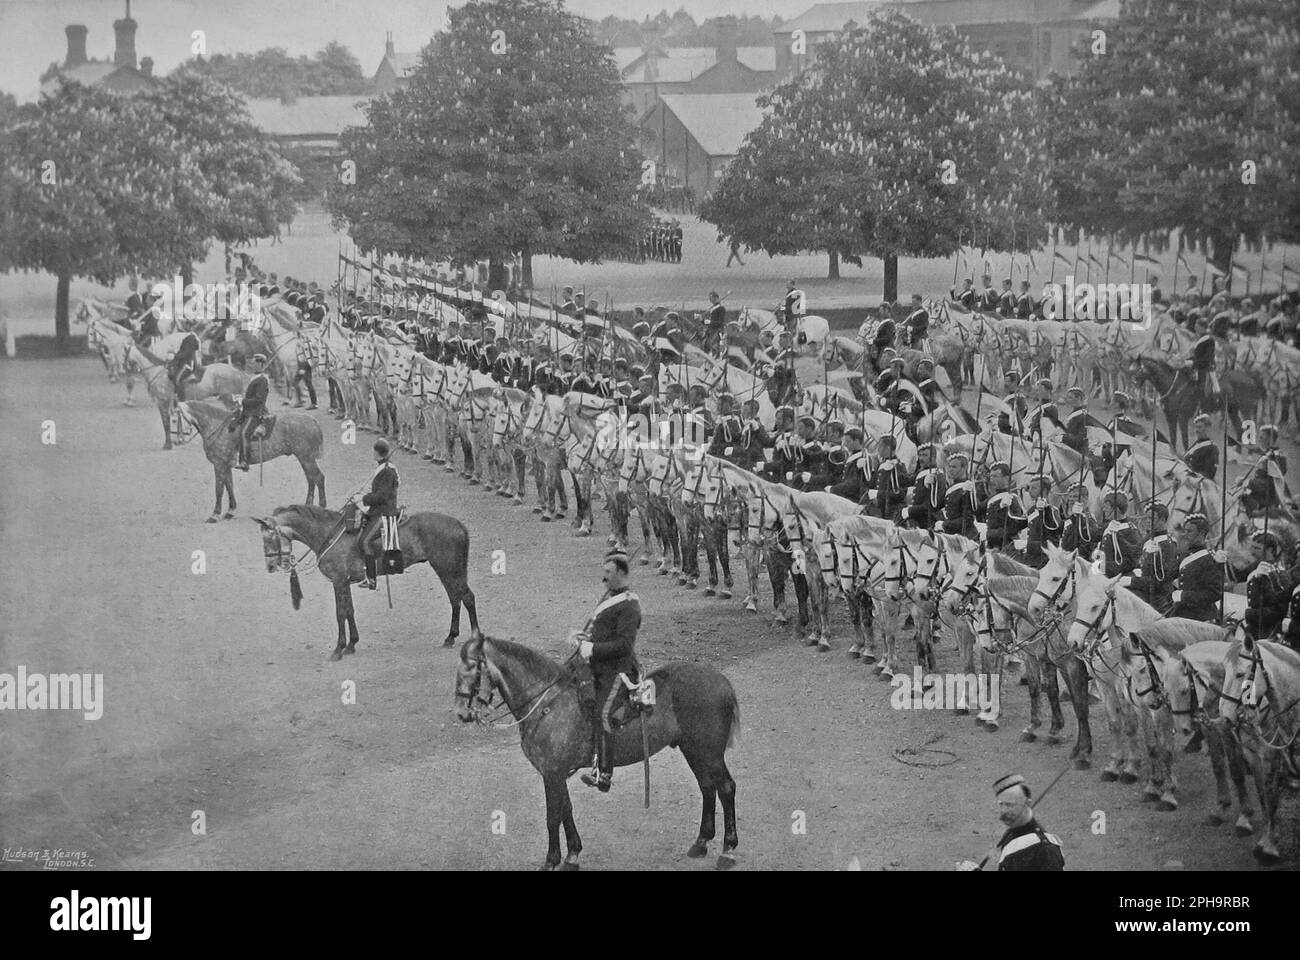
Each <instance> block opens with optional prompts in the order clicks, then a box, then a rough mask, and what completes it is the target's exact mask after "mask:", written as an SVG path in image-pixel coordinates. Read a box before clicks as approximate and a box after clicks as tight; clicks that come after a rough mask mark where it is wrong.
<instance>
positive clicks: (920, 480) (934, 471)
mask: <svg viewBox="0 0 1300 960" xmlns="http://www.w3.org/2000/svg"><path fill="white" fill-rule="evenodd" d="M947 496H948V478H947V477H945V476H944V475H943V471H942V470H940V469H939V468H938V467H926V468H925V469H924V470H918V471H917V473H916V482H915V483H914V484H913V486H912V496H911V500H910V506H908V508H907V510H906V511H904V514H903V516H904V518H905V519H907V520H911V521H912V522H913V523H915V524H916V525H917V526H918V527H920V528H921V529H923V530H930V529H932V528H933V527H934V525H935V523H937V522H938V520H939V514H940V513H941V512H942V511H943V505H944V501H945V500H946V499H947Z"/></svg>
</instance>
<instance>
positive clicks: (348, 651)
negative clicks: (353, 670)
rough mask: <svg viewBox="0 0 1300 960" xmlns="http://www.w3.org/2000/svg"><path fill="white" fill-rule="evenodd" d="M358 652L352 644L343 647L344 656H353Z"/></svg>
mask: <svg viewBox="0 0 1300 960" xmlns="http://www.w3.org/2000/svg"><path fill="white" fill-rule="evenodd" d="M356 652H357V648H356V647H354V646H352V644H348V645H347V646H346V647H344V648H343V656H345V657H350V656H353V655H354V654H355V653H356Z"/></svg>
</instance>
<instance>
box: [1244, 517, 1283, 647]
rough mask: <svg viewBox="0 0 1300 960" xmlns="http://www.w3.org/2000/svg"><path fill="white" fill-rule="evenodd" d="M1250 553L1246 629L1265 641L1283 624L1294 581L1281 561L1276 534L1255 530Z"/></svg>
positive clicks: (1280, 550)
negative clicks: (1252, 560)
mask: <svg viewBox="0 0 1300 960" xmlns="http://www.w3.org/2000/svg"><path fill="white" fill-rule="evenodd" d="M1250 552H1251V555H1252V557H1253V559H1254V563H1253V564H1251V566H1250V568H1249V569H1250V573H1249V574H1248V575H1247V577H1246V629H1248V630H1249V631H1250V632H1251V635H1252V636H1254V637H1255V639H1257V640H1266V639H1268V638H1269V637H1271V636H1272V635H1273V633H1274V631H1276V630H1277V629H1278V627H1280V626H1281V625H1282V618H1283V617H1284V616H1286V610H1287V604H1288V603H1289V601H1290V598H1291V590H1292V588H1293V587H1294V586H1295V584H1294V583H1292V581H1291V577H1290V575H1289V573H1288V572H1287V571H1286V570H1285V569H1283V568H1282V566H1281V564H1280V560H1281V556H1282V542H1281V541H1280V540H1279V539H1278V538H1277V535H1276V534H1273V533H1267V532H1265V531H1263V530H1257V531H1255V533H1254V534H1253V535H1252V536H1251V542H1250Z"/></svg>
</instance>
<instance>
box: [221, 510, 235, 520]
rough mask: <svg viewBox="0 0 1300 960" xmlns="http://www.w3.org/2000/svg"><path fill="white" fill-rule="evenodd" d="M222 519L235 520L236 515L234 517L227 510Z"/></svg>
mask: <svg viewBox="0 0 1300 960" xmlns="http://www.w3.org/2000/svg"><path fill="white" fill-rule="evenodd" d="M221 519H222V520H234V519H235V515H234V514H233V513H231V512H230V511H229V510H227V511H226V512H225V513H223V514H222V515H221Z"/></svg>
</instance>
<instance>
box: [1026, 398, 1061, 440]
mask: <svg viewBox="0 0 1300 960" xmlns="http://www.w3.org/2000/svg"><path fill="white" fill-rule="evenodd" d="M1044 420H1047V421H1048V422H1049V423H1051V424H1053V425H1055V426H1057V427H1059V426H1060V425H1061V417H1060V414H1059V412H1058V411H1057V409H1056V404H1054V403H1040V404H1039V405H1038V406H1036V407H1034V409H1033V412H1032V413H1030V414H1029V420H1028V421H1027V423H1028V428H1029V436H1031V437H1032V436H1037V435H1038V434H1040V433H1042V432H1043V421H1044Z"/></svg>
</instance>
